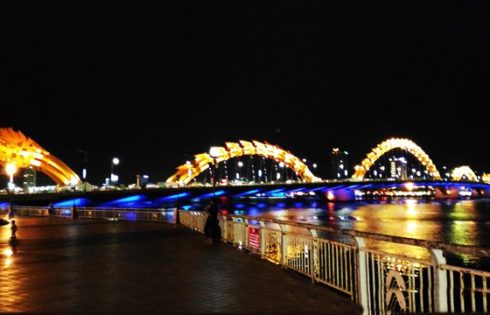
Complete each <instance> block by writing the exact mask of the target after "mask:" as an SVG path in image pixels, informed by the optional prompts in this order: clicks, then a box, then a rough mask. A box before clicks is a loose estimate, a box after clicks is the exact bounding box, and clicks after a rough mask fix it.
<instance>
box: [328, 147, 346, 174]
mask: <svg viewBox="0 0 490 315" xmlns="http://www.w3.org/2000/svg"><path fill="white" fill-rule="evenodd" d="M330 163H331V167H330V178H334V179H344V178H348V177H349V175H350V174H349V152H347V151H343V150H340V149H339V148H334V149H332V153H331V155H330Z"/></svg>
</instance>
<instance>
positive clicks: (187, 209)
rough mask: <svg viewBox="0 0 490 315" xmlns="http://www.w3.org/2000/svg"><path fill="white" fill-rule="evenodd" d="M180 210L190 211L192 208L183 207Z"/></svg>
mask: <svg viewBox="0 0 490 315" xmlns="http://www.w3.org/2000/svg"><path fill="white" fill-rule="evenodd" d="M182 209H184V210H185V211H189V210H191V209H192V206H183V207H182Z"/></svg>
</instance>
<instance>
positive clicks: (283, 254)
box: [278, 224, 288, 269]
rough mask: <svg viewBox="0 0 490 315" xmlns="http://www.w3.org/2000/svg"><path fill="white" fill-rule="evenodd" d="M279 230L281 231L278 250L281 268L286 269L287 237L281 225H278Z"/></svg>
mask: <svg viewBox="0 0 490 315" xmlns="http://www.w3.org/2000/svg"><path fill="white" fill-rule="evenodd" d="M279 228H280V229H281V238H280V242H281V244H279V246H278V247H279V248H280V249H281V266H282V267H283V268H284V269H288V258H287V253H288V242H287V235H286V232H285V231H284V230H285V228H284V227H283V226H282V224H279Z"/></svg>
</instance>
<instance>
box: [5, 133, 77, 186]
mask: <svg viewBox="0 0 490 315" xmlns="http://www.w3.org/2000/svg"><path fill="white" fill-rule="evenodd" d="M4 165H5V173H6V174H7V175H9V176H13V175H11V174H15V172H16V171H17V169H19V168H27V167H29V166H34V167H35V168H36V169H37V170H39V171H41V172H43V173H44V174H46V175H47V176H48V177H50V178H51V179H52V180H53V181H55V182H56V184H58V185H64V186H66V185H69V184H70V183H72V182H73V181H76V182H77V183H78V182H80V178H79V177H78V175H77V174H76V173H75V172H73V170H71V169H70V168H69V167H68V166H67V165H66V164H65V163H63V162H62V161H60V160H59V159H58V158H56V157H54V156H53V155H51V154H50V153H49V152H48V151H46V150H44V149H43V148H42V147H41V146H40V145H39V144H37V143H36V142H35V141H34V140H32V139H31V138H28V137H26V136H25V135H24V134H23V133H22V132H20V131H14V130H13V129H12V128H0V166H4ZM9 165H14V166H15V167H16V169H15V172H12V170H13V168H12V166H9Z"/></svg>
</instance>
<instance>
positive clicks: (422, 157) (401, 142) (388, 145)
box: [352, 138, 441, 180]
mask: <svg viewBox="0 0 490 315" xmlns="http://www.w3.org/2000/svg"><path fill="white" fill-rule="evenodd" d="M394 149H402V150H405V151H407V152H409V153H410V154H412V155H413V156H414V157H415V158H417V160H419V162H420V163H422V165H424V166H425V167H426V168H427V171H428V173H429V174H432V176H433V177H434V178H435V179H437V180H440V179H441V175H440V173H439V171H438V170H437V168H436V166H435V165H434V163H433V162H432V160H431V159H430V158H429V156H428V155H427V154H426V153H425V152H424V151H423V150H422V148H420V147H419V146H418V145H417V144H415V143H414V142H413V141H411V140H409V139H398V138H391V139H388V140H386V141H384V142H382V143H380V144H379V145H378V146H377V147H376V148H374V149H373V150H372V151H371V152H370V153H368V155H367V157H366V158H365V159H364V160H363V161H362V163H361V165H360V166H359V167H357V168H356V172H355V174H354V175H353V176H352V178H354V179H358V180H362V179H364V176H365V175H366V173H367V172H368V171H369V170H370V168H371V167H372V166H373V165H374V163H376V161H377V160H378V159H379V158H381V157H382V156H383V155H385V154H386V153H388V152H389V151H391V150H394Z"/></svg>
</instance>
